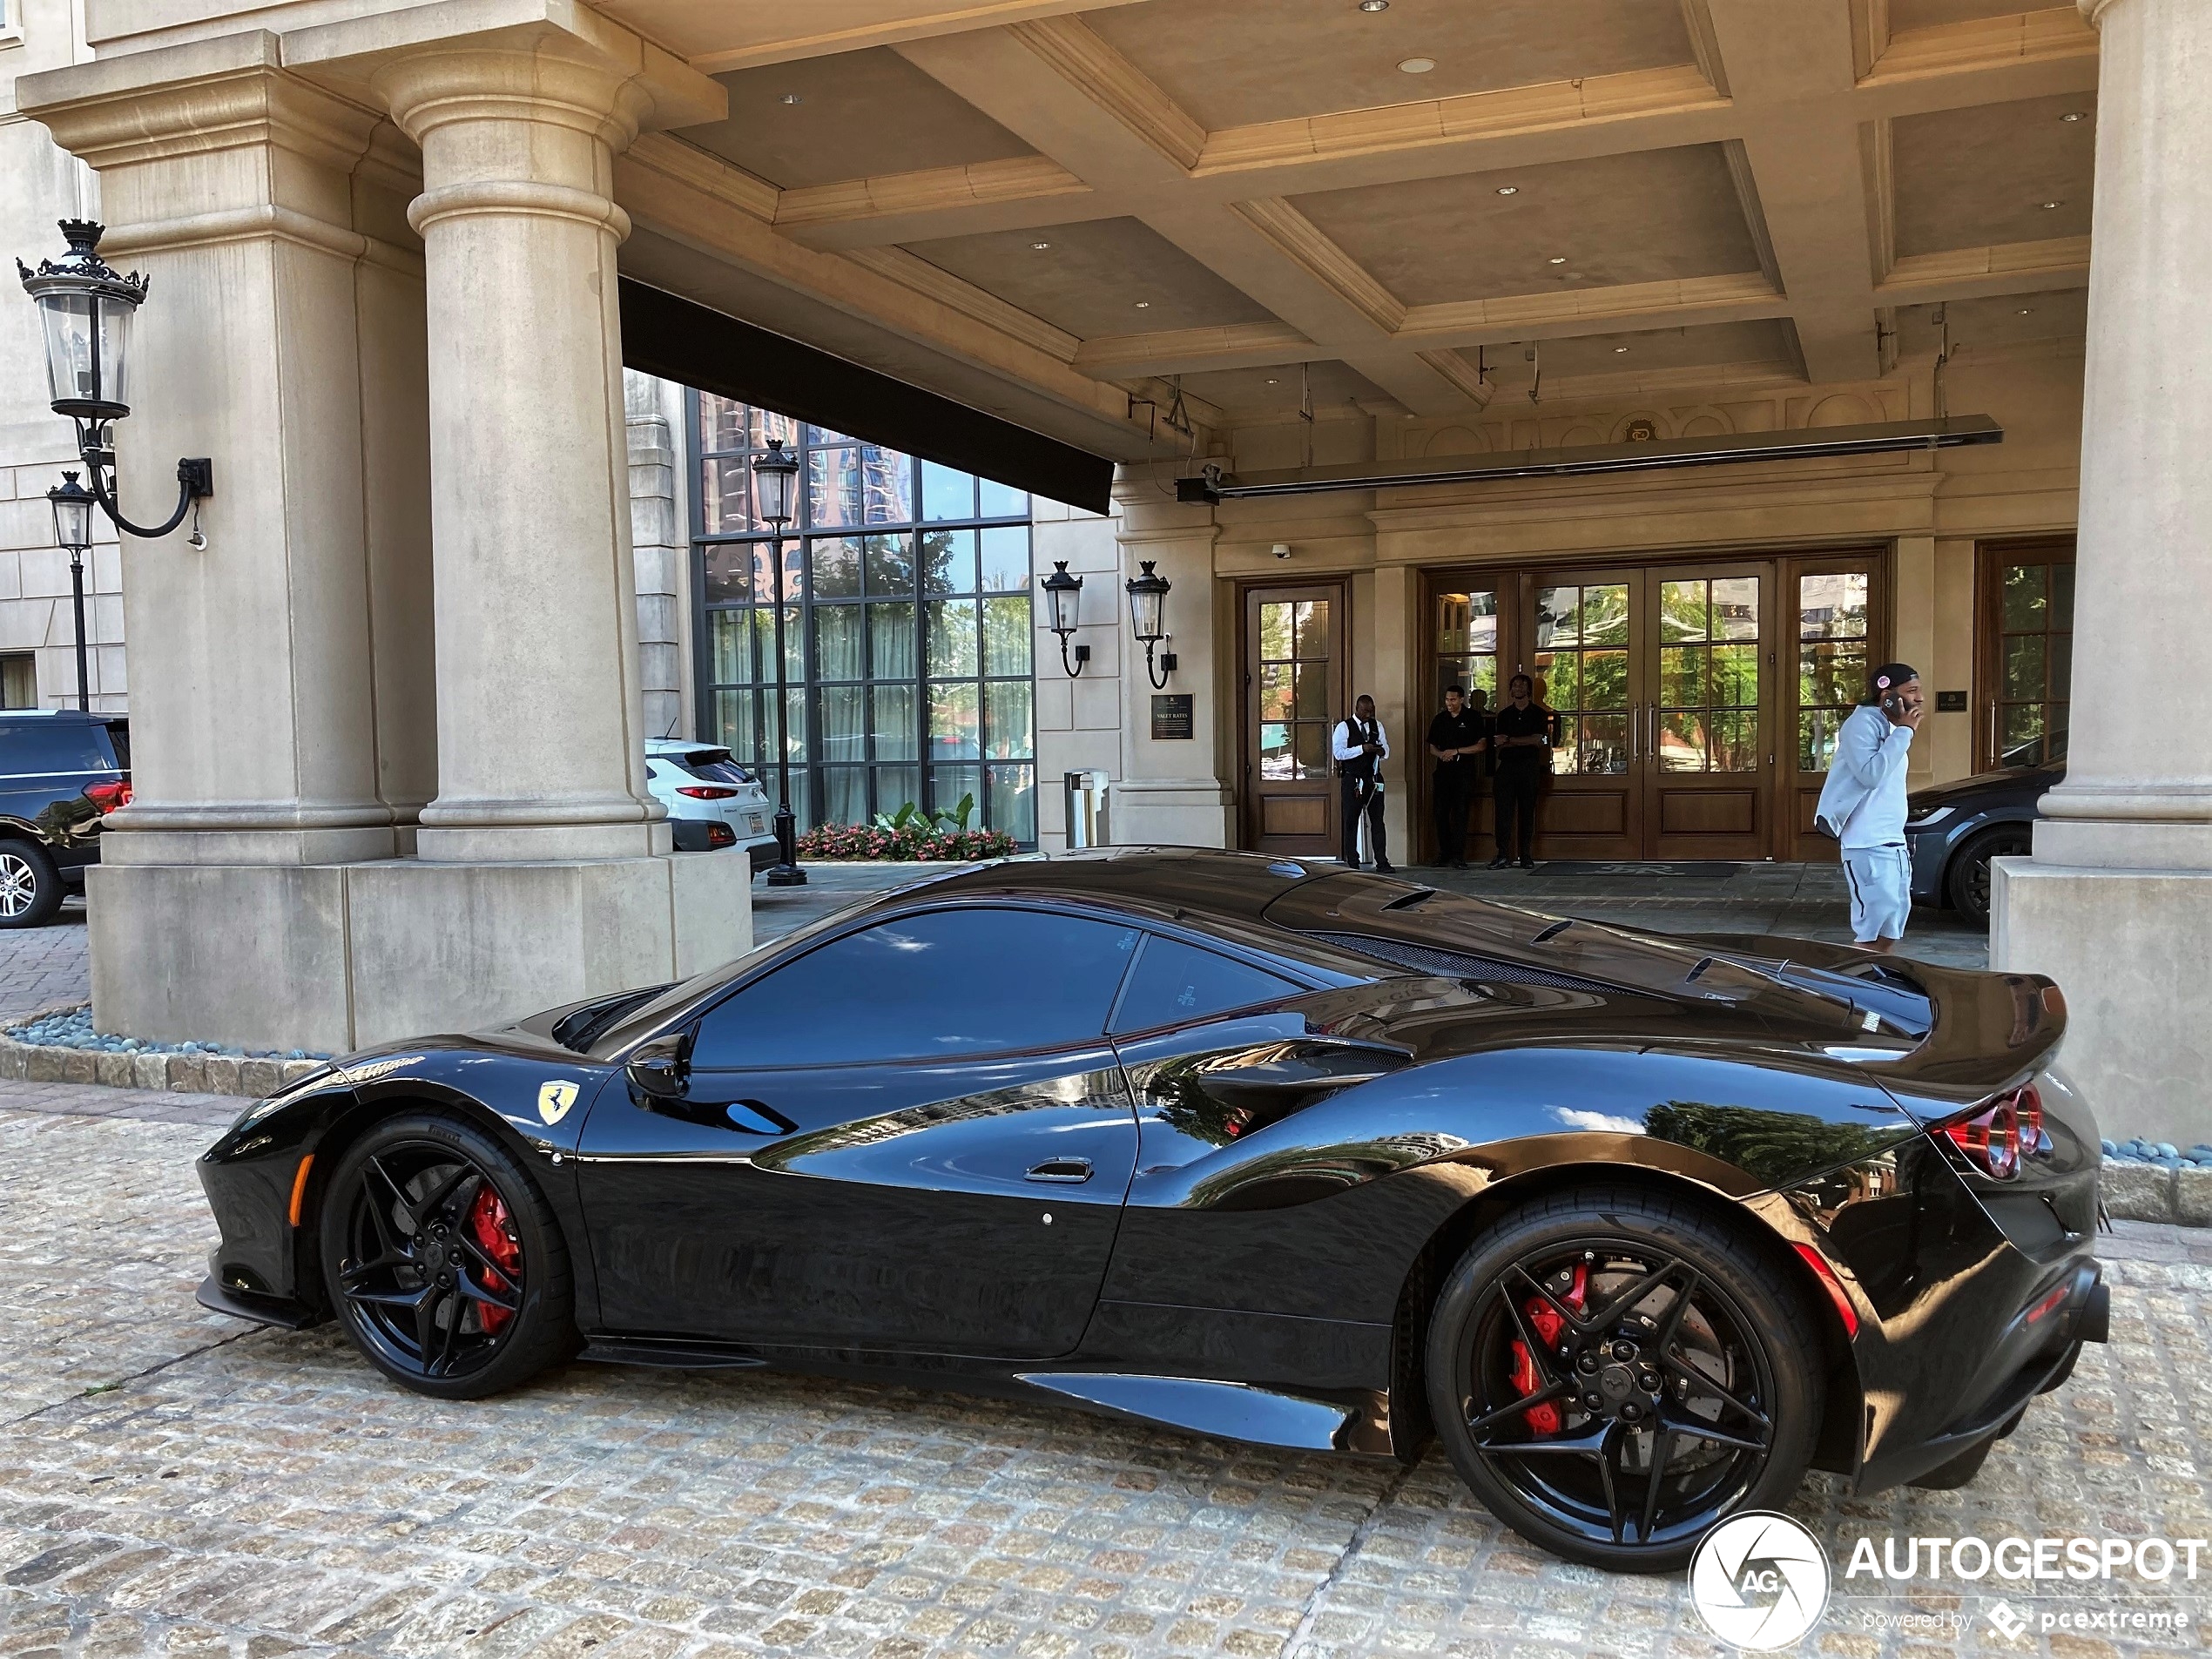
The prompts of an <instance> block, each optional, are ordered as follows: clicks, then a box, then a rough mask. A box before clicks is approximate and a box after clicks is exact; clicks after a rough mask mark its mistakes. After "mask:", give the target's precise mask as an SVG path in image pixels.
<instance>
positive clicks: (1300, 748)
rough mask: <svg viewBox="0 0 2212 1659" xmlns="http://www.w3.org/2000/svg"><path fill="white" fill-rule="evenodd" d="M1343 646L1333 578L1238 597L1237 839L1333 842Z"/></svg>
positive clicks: (1301, 851)
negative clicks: (1333, 748) (1240, 757)
mask: <svg viewBox="0 0 2212 1659" xmlns="http://www.w3.org/2000/svg"><path fill="white" fill-rule="evenodd" d="M1343 645H1344V590H1343V588H1342V587H1341V586H1340V585H1339V584H1338V583H1314V584H1311V585H1304V586H1299V587H1294V588H1292V587H1285V588H1256V589H1253V590H1251V591H1249V592H1248V593H1246V595H1245V596H1244V845H1245V846H1247V847H1249V848H1251V850H1252V851H1254V852H1258V853H1291V854H1293V855H1297V856H1302V857H1307V858H1326V857H1329V856H1331V855H1332V854H1333V853H1335V852H1336V850H1337V833H1338V826H1337V781H1336V765H1335V763H1334V761H1333V760H1332V759H1331V758H1330V752H1329V750H1330V744H1329V736H1330V732H1331V731H1332V728H1333V727H1334V726H1335V725H1336V723H1337V722H1338V721H1339V720H1341V719H1343V718H1344V717H1345V697H1344V675H1343V668H1342V664H1343V662H1344V650H1343ZM1392 735H1393V738H1397V736H1398V734H1396V733H1393V734H1392Z"/></svg>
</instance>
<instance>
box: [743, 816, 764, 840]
mask: <svg viewBox="0 0 2212 1659" xmlns="http://www.w3.org/2000/svg"><path fill="white" fill-rule="evenodd" d="M745 827H746V828H747V829H749V830H751V831H752V833H754V834H755V835H758V834H759V833H760V830H761V818H760V814H759V813H746V814H745Z"/></svg>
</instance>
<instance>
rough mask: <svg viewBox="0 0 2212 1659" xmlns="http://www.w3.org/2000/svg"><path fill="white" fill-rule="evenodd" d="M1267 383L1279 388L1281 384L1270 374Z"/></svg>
mask: <svg viewBox="0 0 2212 1659" xmlns="http://www.w3.org/2000/svg"><path fill="white" fill-rule="evenodd" d="M1267 383H1268V384H1269V385H1270V386H1280V385H1281V384H1282V383H1283V382H1282V381H1279V380H1278V379H1277V378H1276V377H1275V376H1274V375H1272V374H1270V375H1269V376H1268V377H1267Z"/></svg>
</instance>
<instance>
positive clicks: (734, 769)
mask: <svg viewBox="0 0 2212 1659" xmlns="http://www.w3.org/2000/svg"><path fill="white" fill-rule="evenodd" d="M672 758H673V759H674V760H675V762H676V764H677V765H679V766H681V767H683V769H684V770H685V772H690V773H691V776H692V777H694V778H697V779H701V780H702V781H704V782H706V783H710V784H749V783H752V782H755V781H756V779H754V778H753V775H752V773H751V772H747V771H746V770H745V768H744V767H743V766H740V765H738V763H737V762H736V761H734V760H732V759H731V758H730V752H729V751H728V750H727V749H687V750H685V752H683V753H682V754H680V755H677V756H674V757H672Z"/></svg>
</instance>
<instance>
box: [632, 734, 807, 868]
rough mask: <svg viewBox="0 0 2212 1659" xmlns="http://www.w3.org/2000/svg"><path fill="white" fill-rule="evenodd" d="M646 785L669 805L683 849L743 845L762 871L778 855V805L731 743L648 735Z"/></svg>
mask: <svg viewBox="0 0 2212 1659" xmlns="http://www.w3.org/2000/svg"><path fill="white" fill-rule="evenodd" d="M645 787H646V788H648V789H650V790H651V791H652V792H653V799H655V800H658V801H659V802H660V803H661V805H663V806H665V807H667V808H668V817H669V826H670V827H671V829H673V830H674V831H675V832H676V850H677V851H678V852H679V853H704V852H708V851H711V850H713V849H715V848H718V847H725V846H742V847H744V848H745V850H746V851H747V852H748V853H751V854H752V867H753V871H754V873H756V874H757V873H759V872H760V871H761V870H764V869H765V868H766V867H768V866H769V865H772V864H773V863H774V862H775V861H776V826H775V813H776V809H775V806H774V803H772V801H770V800H769V799H768V792H767V791H766V790H765V789H763V788H762V787H761V786H760V785H759V781H758V780H756V779H754V777H753V775H752V773H751V772H747V771H746V770H745V768H744V767H743V766H740V765H738V763H737V762H736V761H734V760H732V759H730V752H729V751H728V750H727V749H724V748H720V747H718V746H717V745H713V744H711V743H693V742H691V741H690V740H688V739H686V738H647V739H646V740H645Z"/></svg>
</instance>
